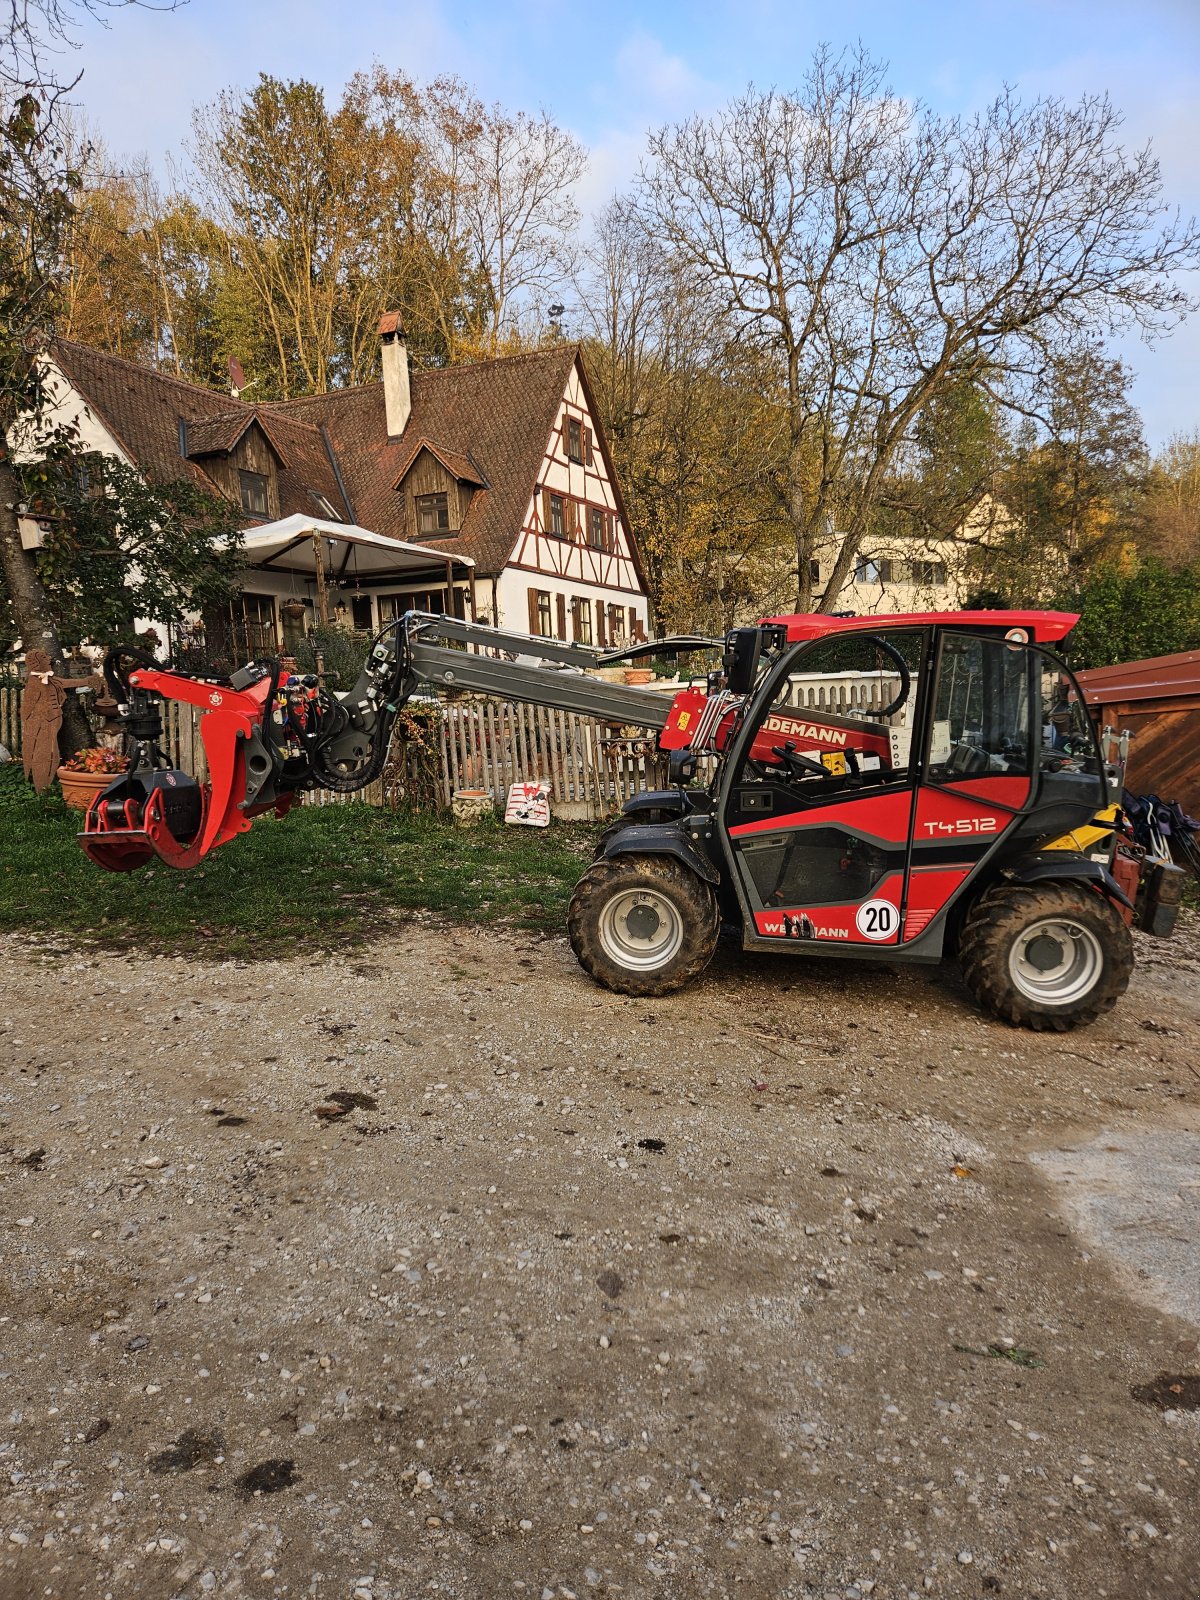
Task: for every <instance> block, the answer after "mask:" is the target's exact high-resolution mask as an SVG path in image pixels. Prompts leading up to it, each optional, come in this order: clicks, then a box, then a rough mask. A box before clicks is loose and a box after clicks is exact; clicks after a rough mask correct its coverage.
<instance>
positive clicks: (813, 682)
mask: <svg viewBox="0 0 1200 1600" xmlns="http://www.w3.org/2000/svg"><path fill="white" fill-rule="evenodd" d="M927 643H928V635H927V632H926V630H924V629H906V630H898V629H897V630H893V629H888V630H886V633H885V632H884V630H882V629H881V630H880V632H879V633H878V634H865V633H864V634H858V633H854V634H836V635H832V636H829V637H827V638H825V639H821V640H818V641H815V642H814V643H813V644H810V645H807V646H803V647H800V648H799V649H798V650H796V651H794V652H793V653H792V654H791V655H790V656H788V657H787V658H786V659H785V661H784V662H783V663H782V664H781V666H780V667H779V668H777V669H776V673H775V674H774V676H773V678H772V679H771V681H770V685H769V687H767V688H766V689H765V690H764V692H763V693H762V694H761V695H760V697H758V698H756V700H755V702H754V710H752V713H751V718H752V726H750V727H747V728H745V729H744V730H742V732H741V734H740V735H739V736H738V738H737V739H736V741H735V743H734V746H733V749H732V750H731V756H730V761H731V765H730V769H729V773H728V775H727V777H726V780H725V783H724V784H723V794H722V808H723V809H722V816H723V819H724V823H725V829H724V831H725V836H726V838H727V840H728V850H729V854H730V857H731V864H732V868H733V871H734V872H735V873H736V876H737V881H738V887H739V890H740V896H739V898H740V899H741V901H742V904H743V913H744V922H745V936H746V939H747V941H748V942H757V941H759V940H772V941H774V940H779V941H781V942H785V943H789V942H804V941H811V942H814V943H817V944H824V945H826V946H836V945H880V946H887V945H895V944H897V943H898V942H899V940H900V937H901V931H902V923H903V910H904V900H905V881H906V872H907V862H908V854H909V844H910V838H911V833H912V822H913V815H914V801H915V789H916V780H917V774H918V770H919V767H918V763H917V760H916V758H917V756H919V750H920V741H919V739H914V734H915V731H916V729H917V727H918V725H919V722H918V718H919V711H920V702H921V682H922V669H923V665H924V661H925V653H926V649H927Z"/></svg>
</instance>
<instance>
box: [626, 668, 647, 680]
mask: <svg viewBox="0 0 1200 1600" xmlns="http://www.w3.org/2000/svg"><path fill="white" fill-rule="evenodd" d="M625 682H626V683H628V684H645V683H653V682H654V673H653V672H652V671H651V670H650V668H649V667H626V668H625Z"/></svg>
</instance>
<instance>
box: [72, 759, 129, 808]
mask: <svg viewBox="0 0 1200 1600" xmlns="http://www.w3.org/2000/svg"><path fill="white" fill-rule="evenodd" d="M120 776H121V774H120V773H119V772H69V771H68V770H67V768H66V767H59V769H58V782H59V787H60V788H61V789H62V797H63V800H64V801H65V803H66V804H67V805H69V806H70V808H71V810H72V811H86V810H87V808H88V807H89V806H90V805H91V803H92V801H93V800H94V799H95V798H96V796H97V795H98V794H99V793H100V791H101V789H107V788H108V786H109V784H110V783H113V782H115V780H116V779H117V778H119V777H120Z"/></svg>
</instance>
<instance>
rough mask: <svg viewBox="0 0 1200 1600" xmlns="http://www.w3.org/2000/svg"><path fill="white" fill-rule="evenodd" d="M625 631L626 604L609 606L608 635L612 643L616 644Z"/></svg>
mask: <svg viewBox="0 0 1200 1600" xmlns="http://www.w3.org/2000/svg"><path fill="white" fill-rule="evenodd" d="M624 632H625V608H624V606H609V608H608V637H609V640H610V641H611V643H612V644H614V645H615V644H616V643H617V640H618V639H620V638H621V637H622V636H623V635H624Z"/></svg>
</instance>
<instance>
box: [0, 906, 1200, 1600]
mask: <svg viewBox="0 0 1200 1600" xmlns="http://www.w3.org/2000/svg"><path fill="white" fill-rule="evenodd" d="M0 944H2V946H3V948H2V950H0V956H2V958H3V960H4V970H5V975H6V976H5V986H4V993H3V996H2V998H0V1021H2V1023H3V1030H4V1031H3V1032H2V1033H0V1040H3V1045H2V1050H3V1057H4V1059H5V1061H6V1062H7V1063H8V1070H7V1072H6V1073H5V1076H4V1081H3V1087H2V1092H0V1189H2V1196H0V1229H2V1233H0V1237H2V1238H3V1260H2V1263H0V1378H2V1379H3V1390H2V1395H0V1484H2V1493H0V1595H2V1596H4V1597H5V1600H8V1597H14V1600H15V1597H18V1596H19V1597H21V1600H25V1597H31V1596H34V1595H48V1596H63V1597H76V1596H78V1597H87V1600H92V1597H106V1596H111V1597H113V1600H118V1597H124V1596H147V1597H149V1596H154V1597H156V1600H159V1597H174V1596H179V1597H184V1596H186V1597H189V1600H191V1597H196V1600H201V1597H203V1596H206V1595H209V1596H215V1597H218V1600H220V1597H224V1596H234V1595H236V1596H242V1595H245V1596H253V1597H259V1596H262V1597H267V1596H307V1595H317V1596H344V1597H346V1600H368V1597H369V1600H411V1597H415V1596H417V1595H423V1594H440V1595H446V1596H461V1597H472V1600H475V1597H478V1600H491V1597H493V1596H508V1595H514V1594H515V1595H522V1596H529V1597H534V1600H559V1597H561V1600H570V1597H571V1596H578V1597H579V1600H584V1597H590V1596H593V1595H595V1596H601V1595H606V1594H623V1595H626V1596H629V1597H634V1600H642V1597H646V1600H675V1597H680V1600H683V1597H688V1600H690V1597H693V1596H697V1597H699V1596H710V1595H711V1596H718V1595H720V1596H725V1595H729V1596H732V1595H738V1594H740V1595H747V1596H755V1597H758V1596H761V1597H764V1600H767V1597H770V1600H776V1597H800V1596H818V1597H821V1596H837V1597H839V1600H856V1597H859V1596H865V1595H872V1596H874V1597H876V1600H884V1597H886V1600H892V1597H901V1596H904V1597H907V1596H913V1595H916V1596H924V1595H926V1594H934V1595H941V1596H975V1595H990V1594H1002V1595H1007V1596H1012V1597H1026V1596H1030V1597H1032V1596H1055V1597H1057V1596H1061V1597H1064V1600H1067V1597H1070V1600H1078V1597H1080V1596H1088V1597H1089V1600H1090V1597H1092V1596H1112V1597H1120V1600H1134V1597H1148V1596H1154V1597H1156V1600H1161V1597H1171V1596H1179V1597H1195V1596H1196V1595H1197V1594H1200V1583H1198V1579H1197V1572H1198V1571H1200V1528H1198V1525H1197V1516H1196V1509H1197V1503H1198V1498H1200V1495H1198V1485H1197V1466H1198V1463H1200V1410H1193V1409H1188V1405H1187V1402H1188V1400H1189V1399H1190V1398H1194V1397H1195V1396H1194V1388H1195V1387H1200V1386H1197V1385H1193V1386H1189V1385H1188V1384H1186V1383H1180V1384H1177V1385H1176V1386H1175V1390H1174V1391H1172V1389H1171V1387H1170V1385H1169V1384H1167V1385H1165V1386H1163V1387H1162V1389H1161V1392H1159V1391H1156V1394H1157V1398H1158V1399H1159V1402H1160V1403H1159V1404H1157V1405H1155V1404H1150V1403H1147V1399H1146V1398H1138V1397H1137V1396H1136V1395H1135V1393H1134V1392H1133V1391H1135V1390H1139V1389H1141V1388H1142V1386H1144V1385H1147V1384H1153V1381H1154V1380H1155V1379H1156V1377H1158V1376H1159V1375H1161V1374H1166V1375H1167V1376H1168V1377H1176V1376H1177V1377H1180V1378H1187V1377H1189V1376H1191V1375H1194V1374H1196V1373H1197V1372H1200V1356H1198V1355H1197V1338H1198V1337H1200V1330H1198V1329H1197V1327H1196V1326H1195V1325H1194V1324H1193V1323H1191V1322H1189V1321H1187V1320H1186V1315H1187V1313H1188V1308H1189V1305H1192V1306H1194V1303H1195V1302H1194V1285H1195V1282H1196V1280H1197V1276H1198V1274H1200V1265H1198V1263H1200V1241H1198V1240H1197V1237H1196V1206H1195V1196H1196V1185H1195V1182H1194V1181H1193V1180H1194V1178H1195V1177H1196V1176H1197V1175H1198V1168H1197V1165H1196V1164H1195V1156H1196V1151H1197V1149H1198V1148H1200V1143H1198V1139H1197V1136H1198V1135H1200V1114H1198V1108H1200V1068H1198V1066H1197V1060H1198V1057H1200V1052H1197V1050H1196V1042H1197V1039H1198V1037H1200V942H1198V941H1197V938H1196V930H1195V925H1194V924H1192V925H1190V926H1189V928H1188V929H1186V930H1185V931H1184V933H1183V935H1182V936H1181V937H1178V938H1177V939H1176V940H1175V941H1174V942H1172V943H1171V944H1169V945H1154V946H1151V945H1148V944H1147V943H1146V942H1145V941H1142V942H1141V952H1140V953H1141V955H1142V956H1143V960H1142V962H1141V965H1140V966H1139V968H1138V970H1137V973H1136V975H1135V979H1134V984H1133V987H1132V989H1131V991H1130V993H1129V995H1128V996H1127V997H1126V999H1125V1001H1124V1002H1123V1003H1122V1005H1121V1006H1120V1007H1119V1008H1118V1010H1117V1011H1116V1012H1115V1013H1114V1014H1113V1015H1112V1016H1111V1017H1110V1018H1108V1019H1106V1020H1105V1021H1104V1022H1102V1023H1101V1024H1099V1025H1097V1026H1096V1027H1093V1028H1091V1029H1089V1030H1086V1031H1084V1032H1081V1033H1078V1034H1075V1035H1070V1036H1068V1037H1066V1038H1042V1037H1037V1036H1034V1035H1031V1034H1027V1033H1022V1032H1016V1031H1012V1030H1010V1029H1007V1028H1005V1027H1003V1026H1001V1025H1000V1024H998V1023H994V1022H991V1021H988V1020H986V1019H984V1018H983V1017H982V1016H981V1015H979V1013H978V1012H976V1011H975V1010H974V1009H973V1008H972V1006H971V1004H970V1003H969V1001H968V1000H967V998H966V997H965V995H964V994H963V992H962V991H961V990H960V988H959V987H958V985H957V983H956V982H955V980H954V979H953V977H952V976H951V974H950V973H949V972H944V971H930V970H910V971H899V972H897V971H893V970H889V969H888V968H886V967H882V966H878V967H866V966H854V967H850V966H843V965H840V964H838V963H834V962H828V963H820V962H818V961H802V960H799V959H796V960H788V959H787V958H784V957H779V958H772V959H766V960H764V959H759V960H757V961H751V960H749V959H747V958H744V957H741V956H739V955H737V954H733V953H725V952H722V953H721V954H720V955H719V956H718V960H717V962H716V963H715V964H714V967H713V968H712V969H711V971H710V973H709V974H708V975H707V976H706V978H705V979H704V980H703V981H702V982H701V983H700V984H698V985H696V986H695V987H694V988H692V989H691V990H690V991H689V992H686V993H684V994H681V995H676V996H673V997H670V998H669V999H666V1000H662V1001H631V1000H623V999H620V998H618V997H616V996H613V995H609V994H606V993H604V992H602V991H600V990H598V989H596V988H594V987H593V986H592V985H591V984H590V983H589V982H588V981H587V980H586V978H585V977H584V976H583V975H582V974H581V973H580V972H579V970H578V969H577V968H576V966H575V965H574V963H573V961H572V959H571V956H570V953H569V951H568V950H567V948H566V946H565V944H563V943H562V942H561V941H557V940H551V941H544V942H538V943H533V942H528V943H522V942H519V941H518V940H516V939H510V938H506V937H504V936H499V935H496V934H491V933H489V934H486V935H484V934H476V933H474V932H472V931H470V930H463V929H453V928H446V927H441V926H438V925H435V924H432V923H426V922H422V921H415V922H412V923H409V924H407V925H406V926H404V927H402V928H401V929H400V930H399V931H398V933H397V934H396V935H395V936H392V937H389V938H388V939H387V940H386V941H384V942H381V943H380V944H378V945H376V946H374V947H373V948H371V949H370V950H369V951H367V952H365V953H362V954H358V955H348V956H346V957H344V958H330V957H325V956H322V957H321V958H320V959H313V958H312V957H309V956H306V955H304V954H303V953H298V954H297V955H296V957H295V959H293V960H290V961H286V962H272V963H267V964H262V965H254V966H247V965H238V964H216V963H214V964H211V965H205V964H203V963H201V962H197V961H186V962H185V961H182V960H170V959H163V958H154V957H151V956H146V957H141V958H137V957H121V956H114V955H98V954H92V953H81V952H79V951H77V950H69V949H61V948H53V947H51V946H48V945H41V946H39V945H37V944H35V943H31V942H30V941H28V940H17V939H9V940H5V941H0ZM1160 1150H1161V1151H1162V1152H1163V1158H1162V1162H1161V1166H1160V1162H1159V1160H1158V1157H1157V1154H1156V1152H1158V1151H1160ZM1106 1156H1111V1157H1112V1159H1111V1160H1109V1161H1107V1162H1106V1159H1105V1158H1106ZM1189 1163H1191V1164H1190V1165H1189ZM1139 1170H1140V1171H1143V1172H1146V1173H1147V1174H1149V1175H1150V1176H1148V1179H1147V1183H1146V1185H1145V1189H1144V1192H1143V1191H1142V1190H1140V1189H1139V1182H1138V1172H1139ZM1189 1172H1190V1174H1191V1177H1190V1178H1189V1176H1188V1174H1189ZM1150 1177H1152V1178H1153V1181H1150ZM1106 1196H1107V1199H1105V1197H1106ZM1121 1196H1123V1197H1124V1199H1123V1200H1121ZM1097 1197H1099V1199H1098V1198H1097ZM1114 1197H1115V1198H1114ZM1119 1202H1120V1203H1119ZM1139 1206H1140V1207H1141V1210H1140V1211H1139ZM1181 1245H1182V1248H1181ZM1189 1288H1190V1290H1191V1291H1192V1293H1193V1298H1192V1300H1191V1301H1189V1300H1188V1292H1189ZM1176 1399H1178V1401H1179V1404H1178V1405H1175V1404H1174V1403H1173V1402H1174V1401H1175V1400H1176Z"/></svg>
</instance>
